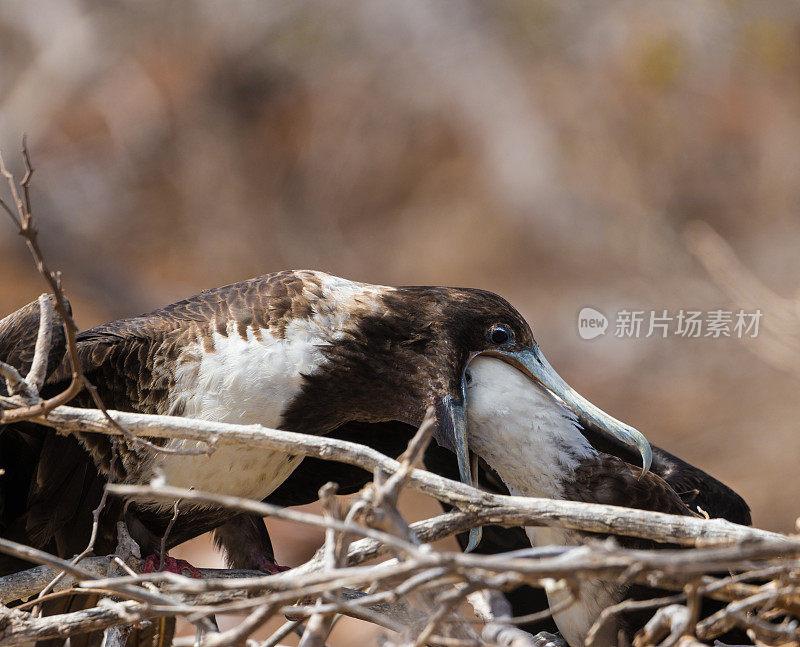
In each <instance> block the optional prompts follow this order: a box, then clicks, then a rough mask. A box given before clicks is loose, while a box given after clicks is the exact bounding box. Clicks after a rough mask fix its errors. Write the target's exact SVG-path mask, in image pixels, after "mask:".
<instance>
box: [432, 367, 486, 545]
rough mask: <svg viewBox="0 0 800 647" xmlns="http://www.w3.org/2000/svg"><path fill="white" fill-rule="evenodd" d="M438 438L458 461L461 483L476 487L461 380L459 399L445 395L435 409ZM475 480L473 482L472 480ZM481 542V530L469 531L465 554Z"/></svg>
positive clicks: (475, 474) (463, 389)
mask: <svg viewBox="0 0 800 647" xmlns="http://www.w3.org/2000/svg"><path fill="white" fill-rule="evenodd" d="M436 417H437V419H438V423H439V425H438V438H439V439H440V443H441V444H444V445H445V446H447V447H450V449H452V450H453V451H454V452H455V454H456V459H457V461H458V474H459V476H460V477H461V482H462V483H466V484H467V485H472V486H475V487H477V485H478V483H477V478H478V474H477V471H475V473H474V474H473V470H472V466H471V464H470V456H469V446H468V445H467V407H466V384H465V382H464V378H463V377H462V378H461V394H460V397H458V398H454V397H452V396H450V395H446V396H445V397H444V398H442V400H441V402H440V404H439V406H438V407H437V411H436ZM473 479H475V480H473ZM480 541H481V529H480V528H473V529H472V530H470V531H469V542H468V543H467V547H466V548H465V552H470V551H471V550H473V549H474V548H475V547H476V546H477V545H478V544H479V543H480Z"/></svg>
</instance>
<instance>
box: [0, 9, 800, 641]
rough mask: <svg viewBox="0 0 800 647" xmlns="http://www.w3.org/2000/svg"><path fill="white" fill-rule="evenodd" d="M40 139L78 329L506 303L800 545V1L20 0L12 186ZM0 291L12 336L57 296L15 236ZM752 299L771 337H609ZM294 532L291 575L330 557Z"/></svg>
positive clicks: (37, 192) (6, 65)
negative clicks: (323, 288) (589, 331)
mask: <svg viewBox="0 0 800 647" xmlns="http://www.w3.org/2000/svg"><path fill="white" fill-rule="evenodd" d="M23 132H27V133H28V138H29V145H30V148H31V151H32V154H33V157H34V163H35V166H36V168H37V174H36V178H35V188H34V191H33V198H34V205H35V209H36V214H37V217H38V219H39V223H40V225H41V229H42V246H43V248H44V249H45V251H46V253H47V254H48V257H49V260H50V262H51V264H52V265H53V266H55V267H58V268H60V269H62V270H63V272H64V276H65V282H66V286H67V288H68V293H69V296H70V298H71V299H72V302H73V305H74V307H75V310H76V313H77V320H78V323H79V325H80V326H82V327H88V326H91V325H94V324H97V323H101V322H104V321H107V320H110V319H113V318H118V317H122V316H126V315H131V314H135V313H139V312H143V311H146V310H149V309H152V308H154V307H156V306H159V305H163V304H165V303H168V302H170V301H173V300H175V299H178V298H181V297H184V296H188V295H190V294H194V293H196V292H197V291H199V290H201V289H203V288H207V287H212V286H217V285H222V284H225V283H229V282H233V281H236V280H239V279H243V278H247V277H250V276H254V275H257V274H261V273H265V272H271V271H275V270H279V269H285V268H303V267H305V268H316V269H323V270H326V271H329V272H332V273H334V274H338V275H342V276H345V277H348V278H353V279H357V280H361V281H366V282H372V283H385V284H449V285H469V286H476V287H482V288H487V289H490V290H493V291H496V292H499V293H501V294H503V295H504V296H506V297H507V298H509V300H510V301H512V303H514V304H515V305H516V306H517V307H518V308H519V309H520V310H521V311H522V312H523V314H525V315H526V316H527V317H528V318H529V320H530V321H531V322H532V324H533V326H534V332H535V334H536V336H537V339H538V341H539V343H540V345H541V346H542V348H543V350H544V351H545V353H546V355H547V356H548V357H549V359H550V361H551V363H552V364H553V365H554V366H555V367H556V368H557V369H558V370H559V372H560V373H561V374H562V375H563V376H564V377H565V378H566V379H567V381H569V382H570V383H571V384H572V385H573V386H575V387H576V388H577V389H578V390H579V391H580V392H581V393H583V394H584V395H586V396H587V397H588V398H590V399H591V400H592V401H593V402H595V403H596V404H598V405H599V406H601V407H602V408H603V409H605V410H607V411H609V412H611V413H612V414H613V415H615V416H618V417H620V418H622V419H624V420H626V421H628V422H630V423H632V424H634V425H635V426H637V427H638V428H639V429H641V430H642V431H643V432H644V433H645V434H646V435H647V436H648V437H649V438H650V439H651V441H653V442H654V443H656V444H659V445H662V446H664V447H666V448H667V449H669V450H671V451H673V452H675V453H677V454H679V455H680V456H681V457H683V458H685V459H686V460H689V461H691V462H693V463H695V464H697V465H699V466H702V467H703V468H705V469H707V470H708V471H709V472H711V473H712V474H714V475H715V476H718V477H720V478H722V479H723V480H725V481H726V482H728V483H729V484H731V485H732V486H734V487H735V488H736V489H737V490H738V491H739V492H741V493H742V494H743V495H744V496H745V498H746V499H747V500H748V501H749V502H750V504H751V506H752V508H753V511H754V519H755V522H756V523H757V524H758V525H760V526H762V527H765V528H770V529H776V530H783V531H788V530H792V529H793V528H794V524H795V519H796V517H797V516H798V514H800V506H798V501H797V499H798V495H800V476H799V475H798V470H797V465H798V461H797V459H798V456H799V455H800V434H798V433H797V425H798V422H797V421H798V417H799V416H798V414H800V398H798V392H800V334H798V331H800V319H799V317H800V301H798V300H795V298H794V297H795V295H797V294H800V293H798V287H800V279H798V274H799V273H798V270H799V269H800V254H799V253H798V249H799V248H800V217H799V216H800V5H798V4H797V3H794V2H770V1H764V2H759V3H746V2H735V1H729V2H704V1H700V0H687V1H684V2H671V3H662V2H658V1H653V2H641V1H638V0H637V1H627V0H615V1H612V2H604V3H577V2H555V1H552V2H541V1H537V2H532V1H530V0H517V1H509V2H503V3H484V2H480V1H477V0H476V1H474V2H467V1H463V0H460V1H458V2H455V1H453V2H444V1H437V2H417V1H413V2H402V3H398V2H392V1H390V0H386V1H376V0H364V1H362V2H337V3H326V2H321V1H320V2H244V1H234V2H226V3H219V2H214V1H212V0H206V1H199V0H198V1H196V2H180V1H174V2H161V3H155V2H149V3H148V2H145V3H141V2H134V1H132V0H131V1H123V0H118V1H112V2H109V1H102V2H101V1H100V0H95V1H92V0H39V1H37V2H33V3H31V2H26V1H23V0H19V1H11V0H10V1H8V2H4V3H2V4H0V146H2V150H3V152H4V153H5V157H6V159H7V161H8V162H9V163H10V165H11V166H12V167H13V168H14V169H15V170H17V171H19V170H20V164H19V158H18V155H17V154H16V152H17V150H18V144H19V140H20V137H21V135H22V133H23ZM696 220H702V221H705V222H707V223H708V224H709V225H711V227H712V228H713V229H714V230H715V231H716V232H718V233H719V234H720V236H721V238H720V239H719V240H717V239H716V238H714V236H712V235H711V234H710V233H709V231H707V230H706V229H704V228H701V227H694V228H693V227H691V226H689V225H690V223H692V222H693V221H696ZM687 227H688V231H689V233H690V234H692V232H693V234H692V235H688V236H687ZM723 239H724V240H725V241H727V244H728V245H730V248H731V249H732V250H733V251H734V252H735V254H736V256H737V257H738V259H739V260H740V261H741V263H742V269H740V270H739V271H738V273H737V272H734V271H733V268H735V261H734V260H733V258H732V257H729V255H728V251H730V250H728V249H727V248H726V247H725V244H724V243H722V242H721V240H723ZM715 240H716V243H714V244H713V245H712V244H711V243H713V242H714V241H715ZM687 241H694V246H695V248H699V249H701V255H700V256H701V259H704V260H705V262H706V264H707V265H709V266H710V267H711V268H712V270H713V269H714V268H716V274H710V273H709V272H708V271H707V269H706V267H704V264H703V263H701V262H698V259H697V256H695V255H693V254H692V252H691V251H690V247H691V245H689V244H688V242H687ZM704 241H705V242H704ZM709 245H711V246H710V247H709ZM715 245H716V246H715ZM704 254H705V256H704ZM744 268H746V269H744ZM0 275H2V276H3V277H4V280H3V281H2V282H0V315H3V314H5V313H8V312H10V311H12V310H14V309H16V308H17V307H19V306H21V305H23V304H24V303H27V302H28V301H31V300H32V299H34V298H35V297H36V296H37V295H38V294H39V292H40V291H41V290H42V289H43V288H42V284H41V282H40V281H39V279H38V278H37V276H36V275H35V272H34V270H33V267H32V264H31V261H30V259H29V258H28V256H27V252H26V251H25V249H24V247H23V245H22V242H21V240H20V239H19V238H18V237H17V236H15V234H14V231H13V230H12V228H11V226H10V223H8V222H6V223H4V224H3V226H2V227H0ZM764 286H769V289H767V288H766V287H764ZM778 295H781V296H778ZM584 306H592V307H595V308H597V309H599V310H601V311H602V312H604V313H606V314H607V315H608V316H609V317H610V318H611V319H612V323H611V325H610V328H609V332H608V333H607V334H606V335H605V336H603V337H600V338H598V339H595V340H593V341H585V340H582V339H581V338H580V337H579V336H578V334H577V325H576V319H577V313H578V311H579V310H580V309H581V308H582V307H584ZM739 307H746V308H749V309H750V310H753V309H755V308H756V307H758V308H760V309H761V310H762V311H763V312H764V315H763V319H762V331H761V334H760V336H759V338H758V339H757V340H740V339H735V338H734V339H712V338H701V339H683V338H679V337H674V336H670V337H669V338H667V339H661V338H657V337H651V338H647V339H617V338H615V337H614V335H613V328H614V324H613V317H614V315H615V313H616V312H617V311H618V310H620V309H624V308H627V309H641V310H645V311H649V310H657V311H661V310H663V309H668V310H671V311H673V312H674V311H677V310H679V309H696V310H704V311H705V310H712V309H717V308H723V309H726V310H736V309H738V308H739ZM420 505H421V504H420V502H419V501H417V500H414V502H412V503H411V504H409V508H410V509H411V510H412V512H411V514H413V515H417V516H419V515H422V514H423V512H424V511H423V510H420V509H418V508H419V506H420ZM434 509H435V508H433V507H430V508H426V510H427V511H428V512H432V511H433V510H434ZM292 532H294V533H295V534H296V532H297V531H296V530H295V529H291V530H290V531H289V532H288V534H287V533H285V532H279V533H277V539H276V543H277V544H278V554H279V557H282V558H283V560H284V562H287V563H295V562H297V561H299V560H300V559H302V557H303V556H304V555H307V554H308V553H309V551H311V550H313V548H314V543H315V542H316V541H317V537H316V536H314V537H308V536H306V535H302V537H300V538H298V537H297V536H293V535H292ZM204 559H205V562H204V563H208V564H210V563H211V559H212V558H211V557H208V558H204ZM203 561H204V560H203V559H201V560H200V562H201V563H203ZM345 626H350V625H345ZM337 631H339V633H340V634H342V631H340V630H339V629H337ZM347 631H349V630H346V631H344V634H345V636H344V637H341V636H340V640H341V641H343V642H341V644H348V638H347ZM350 639H351V642H350V643H349V644H353V643H352V636H350Z"/></svg>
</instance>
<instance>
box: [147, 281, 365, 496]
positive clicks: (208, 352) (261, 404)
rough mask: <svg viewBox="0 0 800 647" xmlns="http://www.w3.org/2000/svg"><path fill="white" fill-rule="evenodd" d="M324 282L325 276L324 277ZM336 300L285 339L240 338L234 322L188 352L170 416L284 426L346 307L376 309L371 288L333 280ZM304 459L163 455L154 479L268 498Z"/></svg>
mask: <svg viewBox="0 0 800 647" xmlns="http://www.w3.org/2000/svg"><path fill="white" fill-rule="evenodd" d="M321 276H323V277H326V280H328V278H327V275H321ZM329 278H330V280H329V283H330V285H326V286H325V287H326V290H328V291H329V294H332V295H333V297H332V298H330V299H328V300H327V301H326V302H325V307H324V308H320V309H319V310H318V311H315V312H314V313H313V314H312V315H311V316H310V317H306V318H296V319H293V320H291V321H290V322H289V323H288V325H287V326H286V329H285V331H284V332H283V334H282V335H281V336H277V335H276V334H272V333H271V332H270V330H267V329H260V330H259V331H258V334H256V333H255V331H253V330H252V329H251V328H248V329H247V333H246V335H247V336H246V337H244V338H243V337H242V336H240V334H239V332H238V330H237V328H236V325H235V323H234V322H229V323H228V325H227V328H226V334H220V333H219V332H217V331H216V330H215V331H214V332H213V333H212V334H211V338H210V339H205V340H204V339H203V338H202V336H201V335H200V332H199V330H198V335H197V338H196V340H195V341H194V342H192V343H191V344H188V345H187V346H186V347H185V348H184V349H183V350H182V354H181V357H180V358H179V361H178V363H177V365H176V366H172V367H170V368H169V369H165V370H170V371H172V373H173V381H174V387H173V389H172V390H171V392H170V394H169V402H168V406H167V410H166V411H164V413H167V414H179V415H182V416H185V417H187V418H198V419H202V420H212V421H219V422H229V423H236V424H254V423H255V424H260V425H263V426H266V427H277V426H279V425H280V422H281V417H282V414H283V412H284V410H285V409H286V407H287V406H288V405H289V404H290V403H291V402H292V400H294V399H295V398H296V397H297V396H298V395H299V394H300V393H301V390H302V388H303V376H304V375H311V374H313V373H315V372H317V371H319V370H320V368H321V367H322V366H323V364H324V363H325V362H326V359H325V357H324V354H323V348H324V347H325V346H326V345H329V344H331V343H334V342H335V341H336V339H338V338H339V337H340V336H341V335H343V334H344V331H345V330H346V326H347V324H348V320H349V311H350V309H349V308H348V306H351V305H352V304H353V303H354V302H355V304H356V306H358V307H361V308H365V307H366V308H368V307H370V304H372V303H373V302H376V297H377V293H376V292H375V289H374V288H372V286H364V287H362V286H361V284H357V283H351V282H349V281H345V280H344V279H336V280H335V281H334V279H335V277H329ZM169 447H170V448H187V449H192V448H196V447H198V443H196V442H191V441H172V442H171V443H170V445H169ZM301 461H302V456H289V455H287V454H284V453H281V452H269V451H265V450H264V449H262V448H258V447H246V446H241V445H223V444H220V445H219V446H218V447H217V449H216V450H215V451H214V452H213V453H212V454H211V455H210V456H209V455H165V454H160V455H158V456H157V457H156V459H155V460H154V461H153V464H152V476H156V475H161V476H163V477H164V479H165V480H166V482H167V483H168V484H170V485H174V486H177V487H193V488H195V489H198V490H204V491H208V492H216V493H224V494H232V495H236V496H243V497H249V498H254V499H263V498H265V497H266V496H268V495H269V494H270V493H271V492H272V491H273V490H274V489H275V488H276V487H277V486H278V485H280V484H281V483H282V482H283V481H284V480H285V479H286V478H287V477H288V476H289V474H291V472H292V471H293V470H294V469H295V468H296V467H297V465H299V464H300V462H301Z"/></svg>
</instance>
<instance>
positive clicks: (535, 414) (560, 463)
mask: <svg viewBox="0 0 800 647" xmlns="http://www.w3.org/2000/svg"><path fill="white" fill-rule="evenodd" d="M465 382H466V392H467V404H468V421H469V424H468V429H469V436H468V440H469V443H470V447H471V449H472V451H474V452H475V453H476V454H478V455H479V456H480V457H481V458H482V459H484V460H485V461H486V462H487V463H488V464H489V465H490V466H491V467H492V468H493V469H494V470H496V472H497V474H498V475H499V476H500V478H501V479H502V481H503V482H504V484H505V485H506V487H507V488H508V490H509V491H510V492H511V493H512V494H517V495H522V496H535V497H546V498H551V499H567V500H573V501H585V502H592V503H605V504H609V505H617V506H624V507H631V508H639V509H644V510H653V511H658V512H666V513H669V514H676V515H695V516H700V513H704V514H708V515H709V516H712V517H724V518H728V519H729V520H731V521H735V522H738V523H745V524H749V523H750V511H749V508H748V507H747V504H746V503H745V502H744V501H743V500H742V499H741V497H739V495H737V494H736V493H735V492H733V491H732V490H730V489H729V488H728V487H727V486H725V485H723V484H722V483H720V482H718V481H716V480H715V479H713V478H712V477H710V476H708V475H707V474H705V473H704V472H701V471H700V470H698V469H696V468H693V467H691V466H689V465H688V464H686V463H683V462H682V461H679V460H677V459H675V458H674V457H669V456H657V460H656V461H654V466H659V468H660V469H659V471H661V473H662V474H663V478H662V476H659V475H658V474H657V473H654V472H655V470H654V471H653V472H650V473H647V474H644V475H642V473H641V470H640V469H639V468H638V467H636V466H634V465H632V464H630V463H628V462H626V461H625V460H623V459H622V458H620V457H618V456H615V455H613V454H612V453H607V451H603V450H602V449H598V447H597V446H596V445H597V444H598V443H595V444H594V445H593V444H592V442H591V437H592V435H596V434H597V433H598V431H597V430H592V429H588V428H586V427H585V425H584V424H583V423H582V421H581V418H580V415H577V414H576V413H575V412H574V411H572V410H571V409H570V408H568V407H566V406H564V403H563V402H562V401H561V400H559V399H558V398H556V397H554V396H553V394H552V392H550V391H549V390H547V389H544V388H541V387H540V386H539V385H538V384H535V383H531V381H530V380H528V379H526V378H525V377H524V376H523V375H522V374H521V373H520V372H519V371H517V370H515V369H514V368H513V367H511V366H509V365H508V364H507V363H504V362H501V361H498V360H497V359H495V358H493V357H476V358H475V359H473V360H472V362H471V363H470V364H469V366H468V368H467V370H466V372H465ZM600 433H601V435H602V432H600ZM614 447H615V444H614V443H613V442H610V443H607V444H605V446H604V449H606V450H609V449H611V450H613V449H614ZM660 453H661V452H659V454H660ZM526 533H527V535H528V538H529V540H530V543H531V544H532V545H534V546H537V545H538V546H541V545H552V544H557V545H568V544H580V543H583V542H585V541H586V539H587V533H582V532H579V531H574V530H569V529H564V528H558V527H548V526H537V527H529V528H526ZM620 542H621V543H622V544H623V545H631V544H632V543H635V544H636V545H641V544H642V542H641V541H640V540H627V539H625V538H620ZM629 588H630V587H628V586H624V585H622V584H620V583H619V582H618V581H616V580H603V579H593V580H582V581H581V582H580V583H579V585H578V590H577V592H576V593H574V592H567V591H565V590H563V589H562V588H550V589H548V590H547V596H548V602H549V603H550V605H551V606H552V607H558V608H559V609H560V610H558V611H556V612H555V613H554V618H555V621H556V624H557V626H558V629H559V631H560V632H561V634H562V635H563V636H564V638H565V639H566V641H567V642H568V643H569V645H570V646H571V647H580V646H581V645H583V644H584V640H585V638H586V636H587V634H588V632H589V630H590V629H591V627H592V625H593V624H594V622H595V621H596V620H597V619H598V618H599V617H600V614H601V612H602V611H603V610H604V609H607V608H608V607H610V606H612V605H614V604H616V603H618V602H620V601H621V600H622V599H623V598H624V597H626V596H627V594H628V593H629ZM573 594H574V595H575V600H574V602H573V603H572V604H570V605H568V606H566V607H565V608H564V607H563V605H564V603H565V602H566V601H567V598H568V596H570V595H573ZM625 628H626V627H625V626H624V624H623V623H615V622H610V623H607V624H606V625H605V629H604V633H603V634H602V635H598V636H597V640H598V642H597V644H602V645H612V644H616V640H617V634H618V631H619V630H620V629H625Z"/></svg>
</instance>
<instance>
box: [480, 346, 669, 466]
mask: <svg viewBox="0 0 800 647" xmlns="http://www.w3.org/2000/svg"><path fill="white" fill-rule="evenodd" d="M485 354H486V355H493V356H495V357H498V358H499V359H502V360H504V361H506V362H508V363H509V364H511V365H512V366H514V367H516V368H517V369H519V370H520V371H522V372H523V373H525V374H526V375H528V376H529V377H531V378H532V379H534V380H536V381H537V382H538V383H539V384H541V385H542V386H543V387H544V388H546V389H547V390H548V391H550V392H551V393H552V394H553V395H555V396H556V397H557V398H559V399H560V400H561V401H562V402H563V403H564V404H565V405H566V406H567V407H569V408H570V409H571V410H572V411H573V412H574V413H575V414H577V415H578V416H581V417H584V418H586V419H588V420H590V421H591V422H593V423H595V424H596V425H598V426H599V427H601V428H602V429H604V430H605V431H607V432H608V433H609V434H611V435H612V436H614V437H615V438H618V439H619V440H621V441H622V442H623V443H625V444H626V445H632V446H633V447H636V448H637V449H638V450H639V453H640V454H641V455H642V476H644V475H645V474H647V471H648V470H649V469H650V464H651V463H652V461H653V450H652V449H650V443H649V442H647V438H645V437H644V436H643V435H642V433H641V432H639V431H637V430H636V429H634V428H633V427H631V426H630V425H626V424H625V423H624V422H620V421H619V420H617V419H616V418H612V417H611V416H609V415H608V414H607V413H606V412H605V411H603V410H601V409H599V408H598V407H596V406H594V405H593V404H592V403H591V402H589V401H588V400H587V399H586V398H584V397H583V396H582V395H580V394H579V393H578V392H577V391H575V389H573V388H572V387H571V386H570V385H569V384H567V383H566V382H565V381H564V380H563V379H562V377H561V376H560V375H559V374H558V373H556V371H555V369H554V368H553V367H552V366H550V362H548V361H547V360H546V359H545V358H544V355H542V353H541V351H540V350H539V347H538V346H536V345H534V347H533V348H531V349H528V348H526V349H524V350H518V351H501V350H492V351H489V352H486V353H485Z"/></svg>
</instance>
